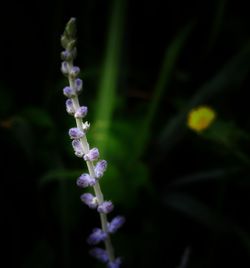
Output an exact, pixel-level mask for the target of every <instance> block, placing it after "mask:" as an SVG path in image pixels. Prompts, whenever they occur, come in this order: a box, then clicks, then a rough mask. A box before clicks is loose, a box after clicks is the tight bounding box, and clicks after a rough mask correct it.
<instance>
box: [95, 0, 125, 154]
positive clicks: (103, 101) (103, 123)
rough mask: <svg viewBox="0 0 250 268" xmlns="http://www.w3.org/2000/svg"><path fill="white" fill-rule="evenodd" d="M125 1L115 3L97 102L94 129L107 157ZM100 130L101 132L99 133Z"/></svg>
mask: <svg viewBox="0 0 250 268" xmlns="http://www.w3.org/2000/svg"><path fill="white" fill-rule="evenodd" d="M124 12H125V1H124V0H117V1H115V2H114V7H113V11H112V16H111V21H110V26H109V34H108V42H107V49H106V55H105V61H104V66H103V71H102V77H101V80H100V85H99V89H98V98H97V102H96V105H95V107H96V115H95V120H94V122H95V123H94V129H95V131H96V132H97V133H99V132H101V133H102V134H101V139H99V137H100V136H98V135H96V141H95V144H96V145H97V147H98V148H99V149H100V151H101V152H102V155H103V156H104V157H105V150H106V146H107V141H108V137H109V134H110V133H109V132H110V126H111V120H112V117H113V113H114V109H115V100H116V88H117V82H118V74H119V72H118V71H119V63H120V56H121V47H122V33H123V23H124ZM99 130H100V131H99Z"/></svg>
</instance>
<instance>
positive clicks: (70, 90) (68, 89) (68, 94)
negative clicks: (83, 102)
mask: <svg viewBox="0 0 250 268" xmlns="http://www.w3.org/2000/svg"><path fill="white" fill-rule="evenodd" d="M63 94H64V95H65V96H66V97H68V98H72V97H74V96H75V91H74V89H73V88H72V87H65V88H64V89H63Z"/></svg>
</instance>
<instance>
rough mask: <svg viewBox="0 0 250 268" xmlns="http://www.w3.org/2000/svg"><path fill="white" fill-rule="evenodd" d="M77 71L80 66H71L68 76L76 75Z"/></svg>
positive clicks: (78, 71)
mask: <svg viewBox="0 0 250 268" xmlns="http://www.w3.org/2000/svg"><path fill="white" fill-rule="evenodd" d="M79 73H80V68H79V67H77V66H73V67H72V68H71V70H70V76H71V77H73V78H75V77H77V76H78V74H79Z"/></svg>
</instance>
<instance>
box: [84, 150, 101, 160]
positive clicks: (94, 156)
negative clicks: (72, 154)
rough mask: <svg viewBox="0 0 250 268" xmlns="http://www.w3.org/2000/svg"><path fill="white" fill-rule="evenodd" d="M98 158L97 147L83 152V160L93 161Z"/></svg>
mask: <svg viewBox="0 0 250 268" xmlns="http://www.w3.org/2000/svg"><path fill="white" fill-rule="evenodd" d="M98 158H99V151H98V149H97V148H93V149H91V150H89V152H88V153H87V154H85V155H84V157H83V159H84V160H85V161H94V160H97V159H98Z"/></svg>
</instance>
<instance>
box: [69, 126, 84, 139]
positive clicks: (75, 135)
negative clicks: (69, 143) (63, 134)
mask: <svg viewBox="0 0 250 268" xmlns="http://www.w3.org/2000/svg"><path fill="white" fill-rule="evenodd" d="M69 136H70V138H71V139H80V138H82V137H83V136H84V133H83V132H82V131H81V130H80V129H79V128H77V127H73V128H71V129H70V130H69Z"/></svg>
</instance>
